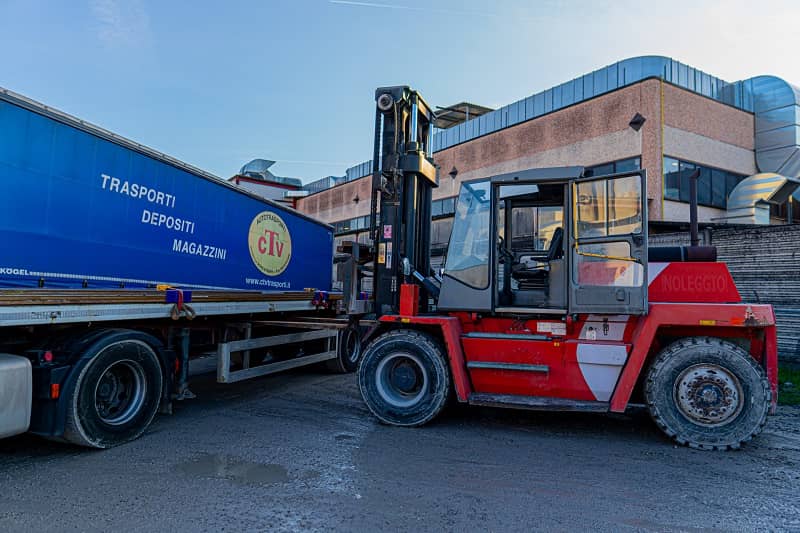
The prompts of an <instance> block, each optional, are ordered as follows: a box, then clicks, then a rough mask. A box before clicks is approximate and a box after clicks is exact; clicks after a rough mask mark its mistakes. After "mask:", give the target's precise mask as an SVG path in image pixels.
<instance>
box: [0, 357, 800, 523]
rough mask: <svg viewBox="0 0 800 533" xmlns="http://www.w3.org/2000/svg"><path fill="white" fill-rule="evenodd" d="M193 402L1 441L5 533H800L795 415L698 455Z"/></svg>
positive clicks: (557, 427)
mask: <svg viewBox="0 0 800 533" xmlns="http://www.w3.org/2000/svg"><path fill="white" fill-rule="evenodd" d="M193 391H194V392H195V393H197V395H198V398H197V399H195V400H191V401H187V402H184V403H182V404H180V405H178V406H177V407H176V409H175V413H174V414H173V415H171V416H160V417H159V418H158V419H157V420H156V421H155V423H154V425H153V426H152V428H151V429H150V431H149V432H147V433H146V434H145V435H144V436H143V437H142V438H140V439H139V440H137V441H135V442H132V443H129V444H127V445H124V446H121V447H118V448H115V449H111V450H105V451H91V450H85V449H81V448H76V447H71V446H67V445H63V444H58V443H53V442H49V441H45V440H42V439H38V438H35V437H32V436H22V437H15V438H11V439H7V440H3V441H0V531H9V532H13V531H110V530H124V531H176V532H177V531H316V530H335V531H369V532H372V531H414V532H416V531H459V532H461V531H585V530H598V531H615V532H616V531H697V530H711V531H751V530H787V531H793V530H794V531H800V409H798V408H789V407H782V408H781V410H780V412H779V414H778V415H777V416H774V417H771V419H770V421H769V423H768V425H767V429H766V431H765V432H764V433H763V434H762V435H761V436H760V437H758V438H757V439H756V440H755V441H754V442H753V443H751V445H750V446H748V447H747V448H746V449H744V450H742V451H739V452H701V451H694V450H690V449H688V448H683V447H675V446H673V444H671V443H670V442H669V441H668V440H666V438H664V437H663V436H662V435H661V434H660V433H659V432H658V430H657V429H656V428H655V426H654V425H653V424H652V423H651V422H650V420H649V418H647V416H646V415H644V414H641V413H634V414H632V415H625V416H604V415H586V414H572V413H569V414H564V413H532V412H522V411H510V410H496V409H487V408H466V407H461V406H456V407H454V408H451V409H449V410H448V412H447V413H446V414H445V416H444V417H442V418H440V419H439V420H437V421H436V422H434V423H432V424H430V425H429V426H426V427H424V428H417V429H404V428H392V427H386V426H382V425H380V424H378V423H377V422H376V421H375V420H374V419H373V418H372V417H371V416H370V415H369V413H368V412H367V410H366V408H365V407H364V406H363V404H362V403H361V400H360V398H359V396H358V392H357V390H356V387H355V383H354V376H352V375H344V376H342V375H329V374H323V373H317V372H314V371H308V370H301V371H296V372H292V373H289V374H283V375H278V376H270V377H267V378H262V379H257V380H254V381H250V382H245V383H240V384H234V385H217V384H216V383H214V381H213V376H204V377H202V378H199V379H196V380H195V382H194V385H193Z"/></svg>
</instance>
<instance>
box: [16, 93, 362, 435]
mask: <svg viewBox="0 0 800 533" xmlns="http://www.w3.org/2000/svg"><path fill="white" fill-rule="evenodd" d="M0 198H2V201H3V209H1V210H0V243H1V245H0V438H3V437H7V436H10V435H14V434H18V433H22V432H25V431H31V432H34V433H37V434H39V435H42V436H45V437H50V438H55V439H60V440H66V441H69V442H72V443H76V444H80V445H84V446H90V447H96V448H106V447H110V446H114V445H117V444H120V443H122V442H126V441H128V440H131V439H133V438H136V437H138V436H139V435H141V434H142V433H143V432H144V431H145V430H146V428H147V426H148V425H149V424H150V422H151V421H152V419H153V417H154V416H155V415H156V413H157V412H158V411H159V410H160V411H170V409H171V406H172V402H173V401H177V400H183V399H186V398H190V397H191V396H192V394H191V392H190V391H189V388H188V367H189V360H190V358H192V357H194V356H196V355H201V354H209V353H212V354H216V355H217V358H218V360H217V379H218V380H219V381H220V382H225V383H229V382H233V381H239V380H241V379H246V378H250V377H256V376H261V375H265V374H269V373H273V372H277V371H281V370H285V369H288V368H293V367H297V366H301V365H307V364H312V363H324V364H325V365H327V366H328V367H329V368H332V369H333V370H336V371H352V370H353V369H354V368H355V365H356V363H357V360H358V356H359V354H360V334H359V333H360V331H361V330H360V326H359V325H358V322H357V321H356V318H357V317H354V316H352V315H350V316H348V317H347V318H343V315H342V314H341V313H339V311H340V310H341V309H342V300H341V299H340V296H339V295H336V294H334V293H330V292H329V288H330V286H331V274H332V262H333V234H332V228H331V227H330V226H329V225H327V224H324V223H321V222H319V221H316V220H313V219H311V218H309V217H307V216H305V215H303V214H301V213H298V212H296V211H294V210H292V209H290V208H288V207H286V206H283V205H281V204H278V203H276V202H272V201H270V200H266V199H264V198H261V197H258V196H255V195H253V194H251V193H249V192H247V191H245V190H242V189H239V188H237V187H235V186H233V185H231V184H229V183H228V182H225V181H223V180H221V179H219V178H217V177H215V176H213V175H211V174H209V173H207V172H204V171H202V170H200V169H197V168H195V167H192V166H190V165H188V164H186V163H183V162H181V161H178V160H176V159H174V158H172V157H169V156H166V155H164V154H161V153H159V152H157V151H155V150H152V149H150V148H147V147H145V146H142V145H140V144H138V143H135V142H133V141H130V140H127V139H125V138H122V137H120V136H118V135H116V134H114V133H111V132H109V131H107V130H104V129H102V128H99V127H97V126H93V125H91V124H88V123H86V122H85V121H82V120H80V119H77V118H75V117H72V116H70V115H67V114H65V113H62V112H59V111H57V110H54V109H52V108H49V107H47V106H44V105H42V104H39V103H37V102H35V101H32V100H30V99H28V98H25V97H23V96H21V95H18V94H14V93H12V92H10V91H7V90H4V89H0Z"/></svg>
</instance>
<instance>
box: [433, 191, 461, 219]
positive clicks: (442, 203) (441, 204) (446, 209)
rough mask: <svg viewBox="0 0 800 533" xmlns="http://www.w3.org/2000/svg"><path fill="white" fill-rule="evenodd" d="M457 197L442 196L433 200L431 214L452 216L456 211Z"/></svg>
mask: <svg viewBox="0 0 800 533" xmlns="http://www.w3.org/2000/svg"><path fill="white" fill-rule="evenodd" d="M455 204H456V197H455V196H452V197H450V198H442V199H441V200H434V201H433V202H431V216H432V217H441V216H451V215H452V214H453V213H454V212H455Z"/></svg>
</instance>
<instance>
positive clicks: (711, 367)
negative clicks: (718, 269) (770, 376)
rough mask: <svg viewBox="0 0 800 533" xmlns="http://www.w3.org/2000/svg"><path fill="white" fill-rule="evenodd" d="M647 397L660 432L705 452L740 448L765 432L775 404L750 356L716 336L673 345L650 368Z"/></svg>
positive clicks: (765, 380)
mask: <svg viewBox="0 0 800 533" xmlns="http://www.w3.org/2000/svg"><path fill="white" fill-rule="evenodd" d="M644 392H645V400H646V402H647V407H648V409H649V411H650V416H651V417H652V418H653V420H654V421H655V423H656V424H657V425H658V427H659V428H661V430H662V431H663V432H664V433H666V434H667V435H668V436H669V437H671V438H672V439H673V440H675V441H676V442H678V443H679V444H683V445H688V446H690V447H692V448H697V449H700V450H726V449H739V448H740V447H741V446H742V444H744V443H745V442H747V441H749V440H750V439H752V438H753V437H754V436H756V435H758V434H759V433H760V432H761V430H762V429H763V428H764V424H765V423H766V420H767V412H768V411H769V406H770V399H771V392H770V387H769V382H768V381H767V378H766V375H765V373H764V370H763V369H762V368H761V367H760V366H759V365H758V363H757V362H756V361H755V360H754V359H753V358H752V357H751V356H750V354H748V353H747V352H746V351H744V350H743V349H742V348H740V347H739V346H736V345H735V344H732V343H730V342H727V341H723V340H721V339H718V338H714V337H689V338H686V339H681V340H679V341H677V342H674V343H673V344H671V345H669V346H667V347H666V348H665V349H664V350H662V351H661V353H659V354H658V356H656V358H655V360H654V361H653V363H652V364H651V365H650V368H649V370H648V372H647V378H646V381H645V387H644Z"/></svg>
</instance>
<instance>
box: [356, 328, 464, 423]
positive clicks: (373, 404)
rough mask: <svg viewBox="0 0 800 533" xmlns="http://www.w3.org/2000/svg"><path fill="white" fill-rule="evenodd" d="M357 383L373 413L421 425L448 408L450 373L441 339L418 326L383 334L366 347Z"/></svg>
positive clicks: (387, 420)
mask: <svg viewBox="0 0 800 533" xmlns="http://www.w3.org/2000/svg"><path fill="white" fill-rule="evenodd" d="M358 387H359V389H360V391H361V396H362V398H363V399H364V402H365V403H366V404H367V407H368V408H369V410H370V411H372V414H374V415H375V416H376V417H377V418H378V419H379V420H380V421H381V422H383V423H385V424H391V425H394V426H421V425H423V424H425V423H427V422H429V421H431V420H433V418H435V417H436V416H437V415H438V414H439V413H440V412H441V411H442V409H444V406H445V404H446V403H447V398H448V395H449V391H450V372H449V369H448V367H447V363H446V360H445V356H444V354H443V353H442V349H441V347H440V345H439V343H438V342H436V341H435V340H434V339H433V338H432V337H431V336H429V335H426V334H425V333H421V332H418V331H413V330H399V331H390V332H388V333H384V334H383V335H380V336H379V337H378V338H376V339H375V340H374V341H373V342H372V343H370V345H369V346H368V347H367V349H366V351H365V352H364V358H363V359H362V361H361V364H360V365H359V367H358Z"/></svg>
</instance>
